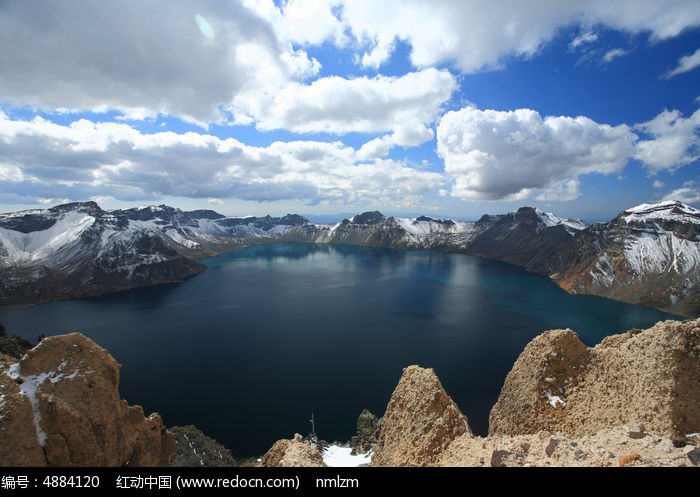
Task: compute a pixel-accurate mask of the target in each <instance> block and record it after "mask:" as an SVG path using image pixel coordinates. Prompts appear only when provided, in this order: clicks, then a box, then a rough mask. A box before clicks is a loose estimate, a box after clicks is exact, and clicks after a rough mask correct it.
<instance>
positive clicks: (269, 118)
mask: <svg viewBox="0 0 700 497" xmlns="http://www.w3.org/2000/svg"><path fill="white" fill-rule="evenodd" d="M456 87H457V83H456V80H455V78H454V76H453V75H452V74H451V73H450V72H449V71H447V70H438V69H434V68H428V69H424V70H422V71H418V72H412V73H408V74H405V75H403V76H398V77H390V76H376V77H373V78H369V77H360V78H355V79H348V78H342V77H340V76H329V77H325V78H320V79H317V80H316V81H314V82H313V83H311V84H308V85H307V84H301V83H290V84H289V85H287V86H285V87H284V88H282V89H281V90H279V91H277V92H276V93H270V94H269V95H267V96H262V95H259V94H257V93H255V92H254V93H250V94H247V95H243V96H240V97H238V98H236V100H235V105H234V106H235V107H236V109H237V112H239V113H240V114H241V115H245V116H248V117H249V119H250V120H252V121H255V123H256V126H257V127H258V128H260V129H263V130H270V129H286V130H291V131H295V132H298V133H312V132H326V133H335V134H342V133H348V132H366V133H373V132H383V131H396V130H399V129H404V128H405V127H406V126H413V127H414V129H417V130H418V131H417V132H418V133H419V134H423V135H424V134H425V133H423V132H422V129H423V128H424V125H425V124H426V123H431V122H433V121H434V120H435V119H436V118H437V117H438V115H439V113H440V110H441V107H442V105H443V104H444V103H445V102H446V101H447V100H448V99H449V98H450V96H451V95H452V92H453V91H454V90H455V89H456Z"/></svg>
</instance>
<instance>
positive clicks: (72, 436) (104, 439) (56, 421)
mask: <svg viewBox="0 0 700 497" xmlns="http://www.w3.org/2000/svg"><path fill="white" fill-rule="evenodd" d="M118 386H119V364H118V363H117V362H116V361H115V360H114V358H113V357H112V356H111V355H109V353H108V352H107V351H106V350H104V349H103V348H101V347H99V346H98V345H96V344H95V343H94V342H92V341H91V340H89V339H88V338H86V337H85V336H83V335H81V334H79V333H72V334H69V335H61V336H55V337H50V338H46V339H44V340H42V341H41V342H40V343H39V344H38V345H37V346H36V347H34V348H33V349H31V350H29V351H28V352H27V354H26V355H25V356H23V357H22V359H21V360H19V362H18V361H17V360H16V359H15V358H12V357H9V356H6V355H0V432H2V434H3V435H2V436H3V443H2V444H0V466H167V465H169V464H170V461H171V459H172V455H173V449H174V443H173V436H172V434H171V433H169V432H168V431H167V430H166V428H165V427H164V426H163V423H162V421H161V418H160V416H159V415H158V414H151V415H150V416H148V417H144V413H143V409H142V408H141V407H140V406H129V405H128V404H127V402H126V401H125V400H121V399H120V398H119V390H118Z"/></svg>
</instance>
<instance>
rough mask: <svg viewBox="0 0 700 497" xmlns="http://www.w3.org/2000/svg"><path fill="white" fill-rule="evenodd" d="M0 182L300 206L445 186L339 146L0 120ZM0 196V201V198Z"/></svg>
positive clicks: (23, 193)
mask: <svg viewBox="0 0 700 497" xmlns="http://www.w3.org/2000/svg"><path fill="white" fill-rule="evenodd" d="M0 147H1V148H2V150H3V155H2V161H0V180H2V181H4V182H8V183H11V184H12V190H13V197H14V198H16V197H21V198H24V199H33V200H36V199H40V198H66V199H74V200H80V199H85V198H97V197H100V198H105V197H109V198H114V199H118V200H124V201H143V200H149V199H159V198H161V197H164V196H173V197H189V198H200V199H207V200H208V201H209V202H210V203H213V204H216V203H219V202H220V201H223V200H225V199H228V198H231V199H239V200H251V201H276V200H294V201H299V202H303V203H306V204H310V205H313V204H323V203H327V202H334V203H337V204H348V205H349V204H353V203H354V204H361V205H365V206H367V205H376V206H381V205H385V206H406V205H407V203H413V205H421V203H422V202H423V200H422V199H423V195H424V194H426V193H428V192H431V191H434V190H437V189H439V188H440V187H442V186H443V185H444V178H443V177H442V175H441V174H439V173H433V172H426V171H421V170H418V169H416V168H412V167H408V166H407V165H405V164H402V163H400V162H396V161H389V160H371V161H364V160H363V159H361V158H360V157H359V156H358V154H357V151H356V150H355V149H353V148H352V147H348V146H346V145H343V144H342V143H340V142H333V143H326V142H316V141H292V142H275V143H272V144H270V145H269V146H267V147H252V146H248V145H245V144H243V143H241V142H239V141H238V140H235V139H233V138H227V139H221V138H218V137H216V136H212V135H209V134H202V133H194V132H188V133H182V134H178V133H174V132H170V131H168V132H161V133H154V134H144V133H142V132H140V131H138V130H137V129H135V128H133V127H131V126H130V125H128V124H123V123H95V122H92V121H89V120H86V119H82V120H79V121H76V122H73V123H71V124H70V125H60V124H55V123H51V122H49V121H46V120H44V119H40V118H37V119H34V120H32V121H21V120H12V119H10V118H9V117H7V116H4V115H3V116H0ZM0 196H1V195H0Z"/></svg>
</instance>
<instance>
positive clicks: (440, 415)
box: [371, 366, 471, 466]
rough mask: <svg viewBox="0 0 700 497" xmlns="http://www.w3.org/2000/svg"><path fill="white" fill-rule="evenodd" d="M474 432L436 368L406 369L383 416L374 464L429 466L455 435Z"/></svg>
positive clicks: (373, 458) (412, 367)
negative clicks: (438, 375) (436, 372)
mask: <svg viewBox="0 0 700 497" xmlns="http://www.w3.org/2000/svg"><path fill="white" fill-rule="evenodd" d="M464 434H471V430H470V429H469V425H468V423H467V418H466V416H465V415H464V414H462V412H461V411H460V410H459V408H458V407H457V405H456V404H455V403H454V402H453V401H452V399H451V398H450V397H449V395H447V392H445V389H444V388H443V387H442V384H441V383H440V380H439V379H438V377H437V375H436V374H435V371H433V370H432V369H424V368H421V367H419V366H409V367H407V368H406V369H404V371H403V374H402V375H401V379H400V380H399V384H398V385H397V387H396V389H395V390H394V393H393V394H392V396H391V399H390V400H389V405H388V406H387V409H386V413H385V414H384V417H383V418H382V424H381V429H380V432H379V438H378V440H377V444H376V446H375V449H374V455H373V456H372V464H371V465H372V466H428V465H431V464H433V463H435V462H436V461H437V459H438V457H439V456H440V454H441V453H442V452H443V451H444V450H445V448H447V446H448V445H449V444H450V442H452V440H454V439H455V438H457V437H459V436H461V435H464Z"/></svg>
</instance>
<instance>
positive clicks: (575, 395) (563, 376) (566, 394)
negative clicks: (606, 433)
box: [489, 320, 700, 436]
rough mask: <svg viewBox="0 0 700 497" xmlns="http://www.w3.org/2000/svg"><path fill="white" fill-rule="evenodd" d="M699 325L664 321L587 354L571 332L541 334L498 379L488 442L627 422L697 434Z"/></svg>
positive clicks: (572, 432) (587, 431)
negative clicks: (493, 438) (495, 438)
mask: <svg viewBox="0 0 700 497" xmlns="http://www.w3.org/2000/svg"><path fill="white" fill-rule="evenodd" d="M699 393H700V320H695V321H689V322H684V323H681V322H676V321H666V322H661V323H658V324H656V325H655V326H654V327H652V328H650V329H648V330H645V331H639V330H632V331H629V332H627V333H625V334H622V335H614V336H610V337H607V338H606V339H604V340H603V341H602V342H601V343H600V344H598V345H597V346H596V347H593V348H587V347H586V346H584V345H583V343H581V341H580V340H579V338H578V336H577V335H576V334H575V333H574V332H573V331H571V330H554V331H548V332H545V333H543V334H542V335H540V336H538V337H537V338H535V339H534V340H533V341H532V342H530V344H528V346H527V347H526V348H525V350H524V351H523V353H522V354H521V355H520V357H519V358H518V360H517V361H516V362H515V365H514V366H513V369H512V370H511V372H510V373H509V374H508V376H507V377H506V381H505V384H504V386H503V389H502V391H501V395H500V397H499V399H498V401H497V402H496V405H495V406H494V407H493V409H492V411H491V414H490V418H489V434H490V435H517V434H526V433H536V432H539V431H542V430H547V431H551V432H554V431H557V432H563V433H566V434H568V435H570V436H582V435H591V434H594V433H596V432H597V431H599V430H601V429H604V428H610V427H613V426H617V425H621V424H625V423H628V422H634V421H637V422H641V423H643V424H644V426H646V428H647V429H649V430H653V431H655V432H659V433H664V434H669V435H671V436H676V435H682V434H686V433H692V432H697V431H700V403H699V402H698V394H699Z"/></svg>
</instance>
